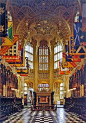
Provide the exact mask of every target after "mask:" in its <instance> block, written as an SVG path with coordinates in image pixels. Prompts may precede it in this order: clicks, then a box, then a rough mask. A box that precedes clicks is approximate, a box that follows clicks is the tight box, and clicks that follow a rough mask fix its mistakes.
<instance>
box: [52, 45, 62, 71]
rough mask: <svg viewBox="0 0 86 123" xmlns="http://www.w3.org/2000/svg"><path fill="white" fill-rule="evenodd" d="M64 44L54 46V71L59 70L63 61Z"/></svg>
mask: <svg viewBox="0 0 86 123" xmlns="http://www.w3.org/2000/svg"><path fill="white" fill-rule="evenodd" d="M62 52H63V48H62V44H59V43H57V44H56V45H55V46H54V69H57V68H59V61H60V60H61V59H62Z"/></svg>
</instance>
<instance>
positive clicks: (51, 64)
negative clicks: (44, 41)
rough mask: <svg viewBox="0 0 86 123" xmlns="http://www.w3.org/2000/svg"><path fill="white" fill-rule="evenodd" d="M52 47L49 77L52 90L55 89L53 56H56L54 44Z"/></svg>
mask: <svg viewBox="0 0 86 123" xmlns="http://www.w3.org/2000/svg"><path fill="white" fill-rule="evenodd" d="M50 48H51V50H50V62H49V63H50V64H49V65H50V77H49V78H50V89H51V91H53V66H54V65H53V64H54V59H53V57H54V55H53V54H54V51H53V50H54V49H53V48H54V46H53V45H51V47H50Z"/></svg>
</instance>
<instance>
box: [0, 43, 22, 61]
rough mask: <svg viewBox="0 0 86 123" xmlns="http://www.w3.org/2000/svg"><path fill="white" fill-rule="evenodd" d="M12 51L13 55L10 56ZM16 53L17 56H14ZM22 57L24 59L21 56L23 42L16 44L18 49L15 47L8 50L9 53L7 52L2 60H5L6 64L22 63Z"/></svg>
mask: <svg viewBox="0 0 86 123" xmlns="http://www.w3.org/2000/svg"><path fill="white" fill-rule="evenodd" d="M16 50H17V51H16ZM10 51H11V55H9V52H10ZM14 51H15V52H14ZM14 53H16V54H14ZM15 55H16V56H15ZM21 57H23V56H22V54H21V42H20V41H18V42H17V43H16V48H15V47H14V45H13V46H12V48H10V49H9V50H8V52H6V53H5V55H3V56H2V59H5V60H6V62H21Z"/></svg>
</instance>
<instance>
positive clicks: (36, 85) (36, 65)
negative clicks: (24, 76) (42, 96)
mask: <svg viewBox="0 0 86 123" xmlns="http://www.w3.org/2000/svg"><path fill="white" fill-rule="evenodd" d="M34 70H35V84H34V90H35V91H37V88H38V47H37V46H34Z"/></svg>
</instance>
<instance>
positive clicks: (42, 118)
mask: <svg viewBox="0 0 86 123" xmlns="http://www.w3.org/2000/svg"><path fill="white" fill-rule="evenodd" d="M3 123H86V122H85V121H83V120H82V119H80V118H79V116H78V115H75V114H73V113H71V112H66V111H65V110H64V108H57V111H33V112H32V111H31V109H30V108H24V109H23V110H22V111H21V112H17V113H15V114H13V115H10V116H9V118H8V120H6V121H4V122H3Z"/></svg>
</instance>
